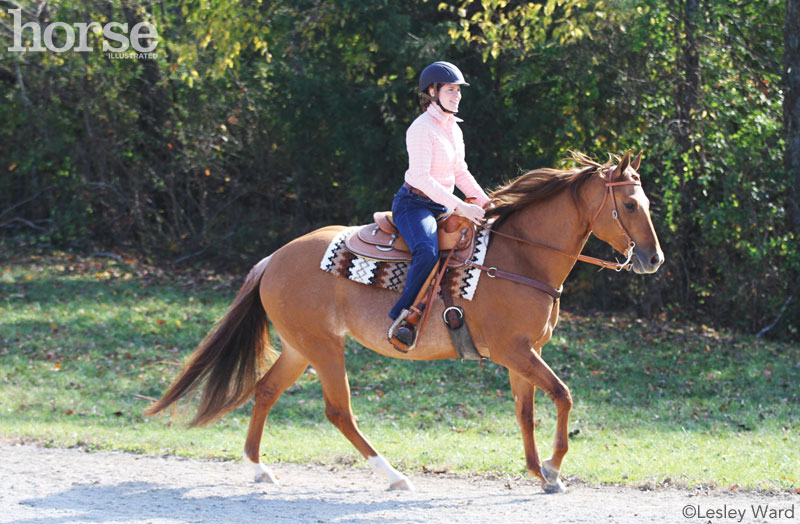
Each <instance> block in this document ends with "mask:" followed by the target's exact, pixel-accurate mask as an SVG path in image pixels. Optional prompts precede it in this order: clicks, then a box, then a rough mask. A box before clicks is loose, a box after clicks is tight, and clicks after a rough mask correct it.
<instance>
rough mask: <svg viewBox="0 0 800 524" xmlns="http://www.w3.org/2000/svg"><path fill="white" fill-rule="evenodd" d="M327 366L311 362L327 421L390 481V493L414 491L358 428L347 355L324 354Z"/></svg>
mask: <svg viewBox="0 0 800 524" xmlns="http://www.w3.org/2000/svg"><path fill="white" fill-rule="evenodd" d="M325 357H326V359H325V361H324V362H312V364H313V365H314V369H316V370H317V374H318V375H319V379H320V382H322V393H323V395H324V396H325V414H326V415H327V417H328V420H330V421H331V423H332V424H333V425H334V426H336V427H337V428H338V429H339V431H341V432H342V434H343V435H344V436H345V437H347V440H349V441H350V442H351V443H352V444H353V446H355V448H356V449H357V450H358V451H359V452H360V453H361V455H363V456H364V458H365V459H367V462H369V465H370V466H371V467H372V470H373V471H374V472H375V473H376V474H378V475H381V476H383V477H384V478H386V480H388V481H389V489H406V490H412V489H414V488H413V486H412V485H411V481H409V480H408V478H407V477H406V476H405V475H403V474H402V473H400V472H399V471H397V470H396V469H394V468H393V467H392V466H391V465H390V464H389V462H387V461H386V459H385V458H383V456H381V455H380V453H378V452H377V451H376V450H375V448H373V447H372V445H371V444H370V443H369V442H368V441H367V439H366V438H365V437H364V435H362V434H361V431H359V429H358V427H357V426H356V421H355V417H354V416H353V409H352V406H351V405H350V384H349V382H348V380H347V371H346V370H345V365H344V353H343V352H340V351H336V352H334V351H331V352H330V353H326V354H325Z"/></svg>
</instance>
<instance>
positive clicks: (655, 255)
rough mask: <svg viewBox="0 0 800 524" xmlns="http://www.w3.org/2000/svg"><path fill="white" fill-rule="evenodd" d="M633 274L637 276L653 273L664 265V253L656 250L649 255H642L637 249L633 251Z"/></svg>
mask: <svg viewBox="0 0 800 524" xmlns="http://www.w3.org/2000/svg"><path fill="white" fill-rule="evenodd" d="M632 262H633V272H634V273H638V274H648V273H655V272H656V271H658V268H660V267H661V264H663V263H664V253H663V252H662V251H661V249H660V248H659V249H656V250H655V251H651V252H650V253H642V251H641V250H639V249H638V248H636V249H634V250H633V259H632Z"/></svg>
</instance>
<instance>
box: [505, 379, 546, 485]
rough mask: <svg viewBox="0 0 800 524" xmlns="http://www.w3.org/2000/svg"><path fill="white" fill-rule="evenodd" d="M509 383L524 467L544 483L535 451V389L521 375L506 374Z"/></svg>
mask: <svg viewBox="0 0 800 524" xmlns="http://www.w3.org/2000/svg"><path fill="white" fill-rule="evenodd" d="M508 377H509V379H510V381H511V394H512V395H513V396H514V410H515V411H516V413H517V422H518V423H519V428H520V429H521V430H522V445H523V446H524V447H525V465H526V467H527V469H528V473H530V474H531V476H532V477H538V478H539V479H541V480H542V481H544V476H543V475H542V461H541V459H540V458H539V451H538V450H537V449H536V418H535V416H534V413H535V402H534V401H535V399H536V388H535V387H533V386H531V384H530V382H528V381H527V380H526V379H525V378H523V377H522V376H521V375H518V374H516V373H514V372H513V371H510V370H509V372H508Z"/></svg>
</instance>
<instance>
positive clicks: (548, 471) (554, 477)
mask: <svg viewBox="0 0 800 524" xmlns="http://www.w3.org/2000/svg"><path fill="white" fill-rule="evenodd" d="M541 472H542V477H544V482H545V484H555V483H556V482H557V481H558V476H559V474H561V472H560V471H559V470H557V469H556V468H554V467H553V466H551V465H550V459H547V460H545V461H544V462H542V468H541Z"/></svg>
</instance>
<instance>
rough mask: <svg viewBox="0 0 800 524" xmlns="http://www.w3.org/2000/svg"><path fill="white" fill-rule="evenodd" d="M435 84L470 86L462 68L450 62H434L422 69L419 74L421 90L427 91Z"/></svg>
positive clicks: (422, 91)
mask: <svg viewBox="0 0 800 524" xmlns="http://www.w3.org/2000/svg"><path fill="white" fill-rule="evenodd" d="M433 84H456V85H460V86H468V85H469V84H468V83H467V81H466V80H464V75H463V74H461V70H460V69H459V68H457V67H456V66H454V65H453V64H451V63H450V62H434V63H432V64H431V65H429V66H428V67H426V68H425V69H423V70H422V74H421V75H419V90H420V92H421V93H427V92H428V88H429V87H430V86H431V85H433Z"/></svg>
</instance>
